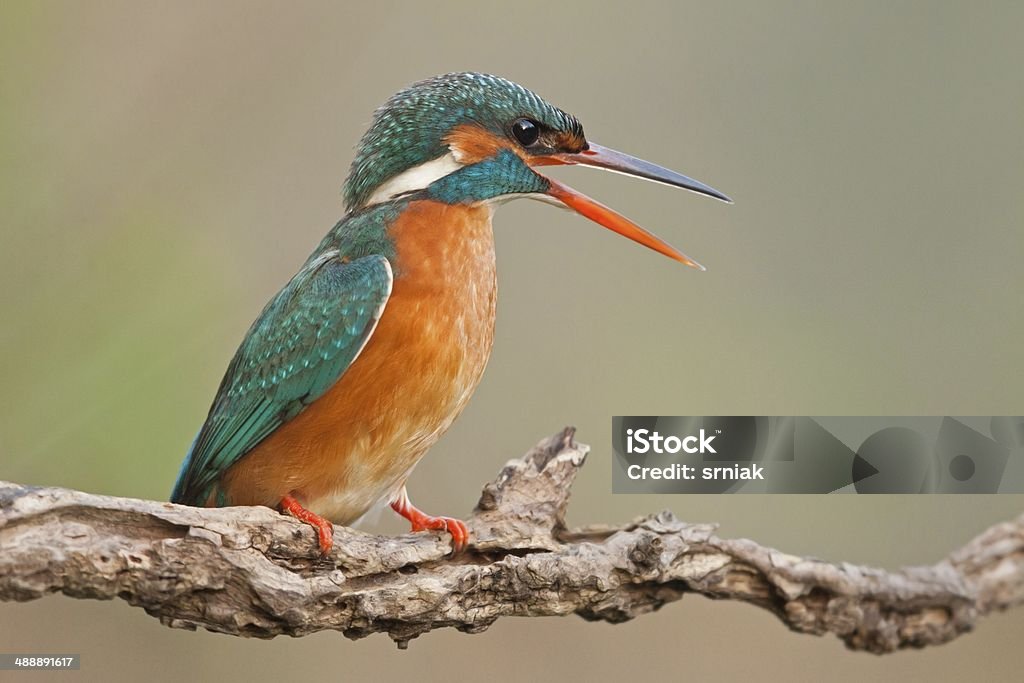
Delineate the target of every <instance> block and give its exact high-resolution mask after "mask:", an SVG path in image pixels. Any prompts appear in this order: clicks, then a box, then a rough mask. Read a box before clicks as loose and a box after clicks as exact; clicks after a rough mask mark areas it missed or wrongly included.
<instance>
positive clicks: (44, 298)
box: [0, 1, 1024, 681]
mask: <svg viewBox="0 0 1024 683" xmlns="http://www.w3.org/2000/svg"><path fill="white" fill-rule="evenodd" d="M291 4H292V3H270V4H263V3H255V2H244V3H241V2H235V3H229V2H217V3H198V2H179V3H137V2H123V3H122V2H93V3H88V4H87V3H77V2H66V3H49V2H5V3H3V4H2V5H0V78H2V81H0V153H2V155H3V162H2V165H0V203H2V206H3V223H2V228H0V320H2V323H0V382H2V384H0V478H3V479H9V480H15V481H20V482H25V483H34V484H52V485H61V486H68V487H75V488H80V489H85V490H88V491H94V492H101V493H107V494H115V495H125V496H137V497H148V498H156V499H164V498H166V496H167V495H168V493H169V490H170V487H171V484H172V482H173V479H174V476H175V473H176V471H177V468H178V465H179V463H180V461H181V458H182V457H183V455H184V453H185V450H186V448H187V446H188V444H189V442H190V440H191V438H192V436H193V434H194V432H195V431H196V429H197V428H198V427H199V425H200V423H201V422H202V420H203V418H204V416H205V413H206V410H207V408H208V406H209V402H210V400H211V399H212V397H213V393H214V391H215V389H216V387H217V384H218V382H219V381H220V378H221V374H222V372H223V370H224V368H225V367H226V365H227V361H228V360H229V358H230V356H231V354H232V353H233V351H234V349H235V347H236V345H237V343H238V342H239V341H240V339H241V336H242V334H243V333H244V331H245V329H246V328H247V327H248V325H249V323H250V322H251V321H252V319H253V318H254V317H255V316H256V314H257V313H258V312H259V310H260V308H261V307H262V306H263V304H264V302H265V301H266V300H267V299H268V298H269V297H270V296H271V295H272V294H273V293H274V292H275V291H276V290H277V288H278V287H279V286H280V285H282V284H283V283H284V282H285V281H286V280H287V278H288V277H289V276H290V275H291V274H292V273H293V272H294V271H295V270H296V269H297V267H298V266H299V265H300V263H301V262H302V261H303V260H304V259H305V257H306V255H307V254H308V253H309V252H310V251H311V250H312V248H313V247H314V246H315V245H316V243H317V242H318V241H319V239H320V238H321V236H322V235H323V234H324V233H325V232H326V231H327V230H328V229H329V228H330V227H331V225H333V223H334V222H335V221H336V219H337V218H338V217H339V215H340V211H341V209H340V205H341V200H340V196H339V189H340V186H341V183H342V180H343V178H344V176H345V173H346V171H347V168H348V164H349V162H350V160H351V156H352V148H353V146H354V145H355V143H356V141H357V140H358V138H359V136H360V135H361V134H362V132H363V130H364V128H365V126H366V124H367V122H368V121H369V119H370V115H371V112H372V111H373V109H374V108H375V107H376V106H377V105H378V104H379V103H381V102H382V101H383V100H384V99H385V98H386V97H387V96H388V95H390V94H391V93H392V92H394V91H395V90H397V89H399V88H400V87H403V86H404V85H406V84H407V83H409V82H411V81H414V80H417V79H420V78H423V77H426V76H430V75H433V74H436V73H442V72H446V71H454V70H480V71H488V72H493V73H497V74H501V75H504V76H507V77H509V78H512V79H513V80H516V81H519V82H521V83H523V84H524V85H526V86H528V87H531V88H533V89H535V90H537V91H538V92H539V93H540V94H541V95H543V96H545V97H547V98H548V99H550V100H551V101H553V102H554V103H556V104H558V105H560V106H562V107H563V108H566V109H567V110H569V111H571V112H573V113H575V114H577V115H578V116H579V117H580V119H581V120H582V121H583V123H584V125H585V127H586V130H587V133H588V135H589V137H590V138H591V139H594V140H597V141H599V142H601V143H603V144H606V145H610V146H612V147H615V148H619V149H622V150H624V151H628V152H630V153H632V154H636V155H638V156H641V157H645V158H648V159H650V160H652V161H655V162H658V163H662V164H665V165H667V166H669V167H671V168H674V169H677V170H679V171H682V172H684V173H687V174H690V175H692V176H694V177H696V178H698V179H700V180H703V181H706V182H708V183H710V184H712V185H714V186H715V187H717V188H719V189H721V190H723V191H725V192H727V193H728V194H730V195H732V196H733V197H734V198H735V199H736V205H735V206H731V207H728V206H725V205H722V204H720V203H717V202H713V201H709V200H704V199H701V198H698V197H696V196H694V195H689V194H687V193H683V192H676V191H671V190H669V189H668V188H664V187H659V186H654V185H651V184H646V183H641V182H636V181H631V180H628V179H625V178H622V177H618V176H613V175H609V174H595V173H592V172H589V171H581V170H575V169H566V170H564V171H561V172H558V175H559V177H560V178H562V179H565V180H567V181H569V182H570V183H572V184H573V185H575V186H577V187H579V188H580V189H582V190H584V191H586V192H588V193H590V194H592V195H593V196H595V197H598V198H601V199H602V200H604V201H606V202H607V203H609V204H611V205H612V206H614V207H615V208H617V209H619V210H621V211H623V212H624V213H625V214H626V215H628V216H630V217H632V218H634V219H636V220H637V221H638V222H639V223H640V224H642V225H644V226H646V227H648V228H650V229H652V230H654V231H655V232H657V233H658V234H660V235H661V236H663V237H665V238H666V239H668V240H669V241H670V242H672V243H673V244H675V245H677V246H679V247H680V248H682V249H683V250H684V251H686V252H687V253H688V254H690V255H691V256H693V257H694V258H696V259H698V260H699V261H701V262H702V263H704V264H705V265H707V266H708V269H709V270H708V272H707V273H696V272H693V271H690V270H688V269H685V268H682V267H680V266H679V265H678V264H676V263H673V262H672V261H669V260H668V259H665V258H662V257H659V256H657V255H655V254H653V253H652V252H649V251H646V250H644V249H642V248H640V247H638V246H636V245H633V244H631V243H629V242H627V241H625V240H623V239H622V238H620V237H617V236H615V235H612V234H611V233H609V232H607V231H604V230H600V229H599V228H597V227H596V226H594V225H592V224H590V223H588V222H586V221H584V220H583V219H580V218H578V217H575V216H572V215H570V214H568V213H565V212H559V211H554V210H552V209H551V208H550V207H547V206H543V205H540V204H537V203H534V202H515V203H513V204H511V205H509V206H507V207H504V208H503V209H501V211H500V212H499V213H498V216H497V218H496V232H497V241H498V252H499V253H498V258H499V272H500V289H501V295H500V304H499V320H498V336H497V343H496V347H495V352H494V356H493V358H492V360H491V365H490V367H489V369H488V372H487V375H486V376H485V379H484V382H483V384H482V386H481V388H480V390H479V391H478V392H477V394H476V397H475V398H474V400H473V402H472V403H471V404H470V407H469V409H468V410H467V411H466V412H465V414H464V415H463V417H462V418H461V419H460V420H459V422H458V423H457V424H456V426H455V427H454V428H453V430H452V431H451V432H450V433H449V435H448V436H447V437H446V438H445V439H444V440H443V441H442V442H441V443H440V444H439V445H438V446H437V447H436V448H435V449H434V450H433V451H432V453H431V454H430V455H429V456H428V457H427V458H426V459H425V460H424V461H423V462H422V463H421V465H420V466H419V468H418V470H417V471H416V473H415V474H414V476H413V479H412V481H411V487H410V488H411V491H412V495H413V497H414V499H415V500H416V501H417V503H418V504H419V505H420V506H421V507H423V508H424V509H426V510H429V511H433V512H435V513H444V514H452V515H462V514H466V513H467V512H468V511H469V510H470V508H471V507H472V505H473V504H474V503H475V501H476V498H477V495H478V493H479V489H480V485H481V484H482V483H483V482H485V481H487V480H489V479H490V478H492V477H493V476H494V475H495V474H496V472H497V471H498V469H499V467H500V465H501V464H502V463H503V462H504V461H505V460H506V459H507V458H509V457H513V456H516V455H518V454H520V453H521V452H523V451H524V450H525V449H526V448H528V447H529V446H531V445H532V444H533V443H534V442H536V441H537V440H538V439H539V438H541V437H542V436H545V435H546V434H549V433H551V432H553V431H554V430H556V429H558V428H559V427H561V426H562V425H563V424H566V423H573V424H576V425H577V426H578V427H579V429H580V431H579V438H580V440H581V441H584V442H588V443H590V444H592V445H593V447H594V450H593V453H592V456H591V459H590V461H589V464H588V466H587V468H586V469H585V470H584V472H583V475H582V477H581V479H580V481H579V482H578V484H577V487H576V489H575V496H574V500H573V505H572V508H571V511H570V515H571V520H570V521H571V522H574V523H589V522H598V521H609V522H613V521H614V522H619V521H623V520H626V519H629V518H631V517H633V516H636V515H639V514H642V513H645V512H651V511H656V510H659V509H661V508H665V507H668V508H671V509H672V510H674V511H675V513H676V514H677V515H679V516H680V517H682V518H685V519H689V520H694V521H718V522H721V523H722V527H721V532H722V534H723V535H727V536H746V537H751V538H754V539H757V540H758V541H761V542H763V543H767V544H772V545H775V546H778V547H780V548H783V549H785V550H788V551H790V552H794V553H807V554H813V555H816V556H820V557H825V558H829V559H833V560H846V561H851V562H858V563H869V564H875V565H881V566H885V567H896V566H899V565H903V564H913V563H929V562H932V561H935V560H937V559H939V558H940V557H941V556H943V555H944V554H945V553H946V552H948V551H949V550H951V549H952V548H954V547H956V546H957V545H959V544H961V543H962V542H964V541H966V540H967V539H968V538H969V537H971V536H972V535H974V534H975V533H977V532H978V531H980V530H982V529H983V528H984V527H986V526H987V525H989V524H991V523H993V522H996V521H998V520H1001V519H1005V518H1008V517H1011V516H1013V515H1014V514H1016V513H1017V512H1019V511H1020V510H1022V509H1024V497H1020V496H999V497H996V496H987V497H952V496H946V497H941V496H931V497H924V496H922V497H909V496H904V497H886V496H875V497H859V498H858V497H852V496H841V497H799V496H775V497H762V496H731V497H730V496H722V497H685V498H684V497H669V496H666V497H656V496H613V495H612V494H611V493H610V489H611V483H610V466H609V465H610V457H611V453H610V445H609V435H610V416H611V415H614V414H616V413H625V414H668V415H673V414H681V415H686V414H696V415H702V414H711V415H714V414H727V415H728V414H741V415H742V414H780V415H787V414H791V415H806V414H817V415H829V414H870V415H876V414H877V415H884V414H895V415H899V414H952V415H956V414H982V415H991V414H1011V413H1012V414H1020V412H1021V409H1022V403H1021V395H1022V394H1021V389H1022V387H1021V380H1020V374H1019V373H1020V368H1021V361H1022V360H1024V351H1022V341H1024V307H1022V306H1021V302H1022V300H1024V278H1022V277H1021V268H1020V263H1021V254H1022V251H1024V231H1022V219H1024V200H1022V196H1024V195H1022V194H1021V188H1022V187H1024V143H1022V140H1024V136H1022V134H1021V127H1020V122H1021V117H1022V113H1024V86H1022V82H1021V77H1020V68H1021V63H1022V59H1024V47H1022V43H1021V41H1020V35H1021V32H1022V29H1024V6H1022V5H1021V4H1020V3H1014V2H1006V3H998V2H994V3H982V4H973V3H945V2H919V3H911V2H906V3H898V5H896V6H892V7H890V6H887V5H889V4H890V3H880V2H862V3H842V4H839V3H829V4H828V6H824V5H821V4H819V3H808V2H798V3H794V2H773V3H759V2H745V3H739V2H735V3H697V2H692V3H658V4H646V3H629V4H628V6H627V5H625V4H621V3H606V4H605V5H604V6H601V5H598V4H595V3H570V2H564V1H562V2H548V3H535V2H526V1H518V2H514V3H502V4H494V5H488V6H484V4H483V3H466V4H461V3H417V4H397V3H390V2H375V3H366V4H364V5H363V6H359V7H350V6H348V5H346V4H341V3H336V4H328V3H313V2H302V3H294V5H295V6H289V5H291ZM379 528H380V529H382V530H384V531H387V532H399V531H401V530H402V529H403V528H404V527H403V525H401V524H399V523H398V521H397V520H393V519H391V518H390V517H388V518H387V519H384V520H382V521H381V523H380V525H379ZM1022 636H1024V610H1020V611H1018V612H1016V613H1011V614H1007V615H1002V616H994V617H991V618H989V619H986V620H985V621H984V622H983V623H982V624H981V626H980V628H979V629H978V630H977V631H976V632H975V633H974V634H971V635H968V636H966V637H964V638H962V639H960V640H958V641H956V642H954V643H952V644H950V645H947V646H944V647H941V648H936V649H931V650H926V651H920V652H904V653H899V654H896V655H893V656H887V657H884V658H877V657H873V656H870V655H864V654H853V653H849V652H847V651H845V650H844V649H843V647H842V646H841V644H840V643H839V642H838V641H837V640H834V639H831V638H826V639H817V638H813V637H809V636H800V635H795V634H791V633H789V632H788V631H786V630H785V629H784V628H783V627H782V626H781V625H780V624H778V623H776V621H775V620H774V619H773V618H772V617H771V616H770V615H768V614H767V613H765V612H763V611H761V610H758V609H755V608H753V607H749V606H745V605H740V604H732V603H724V602H718V603H712V602H710V601H707V600H704V599H701V598H695V597H691V598H688V599H686V600H684V601H682V603H679V604H673V605H670V606H668V607H666V608H665V609H663V610H662V611H660V612H659V613H657V614H654V615H651V616H647V617H644V618H641V619H638V620H636V621H634V622H632V623H629V624H625V625H620V626H614V627H613V626H609V625H605V624H587V623H585V622H583V621H582V620H580V619H578V618H575V617H571V618H565V619H549V620H538V619H533V620H516V619H504V620H502V621H500V622H498V624H496V625H495V626H494V627H493V628H492V629H491V630H490V631H488V632H487V633H485V634H483V635H478V636H467V635H462V634H459V633H456V632H435V633H432V634H429V635H427V636H425V637H423V638H420V639H419V640H417V641H414V642H413V643H411V647H410V649H409V651H407V652H399V651H397V650H396V649H395V647H394V645H393V644H391V642H390V641H389V640H388V639H387V638H385V637H383V636H379V637H373V638H370V639H368V640H364V641H360V642H356V643H353V642H350V641H347V640H345V639H344V638H343V637H342V636H341V635H339V634H335V633H326V634H320V635H317V636H314V637H309V638H304V639H300V640H293V639H285V638H281V639H277V640H274V641H270V642H263V641H245V640H240V639H235V638H230V637H226V636H218V635H213V634H209V633H205V632H202V633H189V632H183V631H172V630H169V629H165V628H163V627H161V626H160V625H159V624H158V623H157V621H155V620H154V619H151V618H150V617H148V616H146V615H145V614H144V613H142V612H141V611H140V610H136V609H133V608H130V607H128V606H127V605H125V604H123V603H120V602H118V603H102V604H101V603H95V602H83V601H76V600H71V599H68V598H62V597H51V598H48V599H46V600H43V601H37V602H34V603H29V604H19V605H11V604H0V651H7V652H14V651H50V652H80V653H82V655H83V665H82V671H81V672H79V673H77V674H69V675H66V676H64V677H61V680H64V679H65V678H66V679H67V680H71V679H72V678H75V679H76V680H79V679H80V680H105V681H109V680H135V679H139V678H142V677H145V678H150V677H152V678H153V679H155V680H163V679H168V680H171V679H173V680H234V679H237V678H239V677H245V678H251V679H253V680H257V679H270V678H274V679H276V680H282V679H285V678H288V679H291V680H312V679H314V678H317V679H319V678H326V679H327V680H365V679H370V678H371V677H372V678H374V679H384V680H388V679H392V678H397V677H399V676H403V677H407V678H408V679H411V680H450V679H452V678H455V679H461V678H487V679H489V680H506V679H511V678H530V679H533V678H537V679H548V678H550V679H558V678H565V677H568V676H574V677H575V676H579V677H581V678H588V679H597V680H603V679H621V678H626V677H629V678H633V679H636V678H643V679H652V680H655V679H666V680H670V679H675V678H680V677H685V678H687V679H689V680H704V679H708V678H711V677H715V678H718V679H725V680H729V679H734V678H739V677H741V676H746V677H752V678H753V677H756V678H758V679H760V680H775V679H779V680H781V679H784V678H786V679H793V678H796V679H820V678H824V677H829V678H832V679H835V680H861V679H865V678H897V677H901V678H906V679H910V680H922V679H934V680H959V679H963V678H965V677H967V676H971V677H973V678H979V677H980V678H984V679H988V678H996V679H998V678H1010V677H1013V678H1017V677H1019V675H1020V670H1021V666H1022V665H1024V650H1022V649H1021V647H1020V642H1021V638H1022ZM9 676H11V678H10V680H14V679H13V675H9ZM54 678H56V677H54ZM5 680H6V679H5Z"/></svg>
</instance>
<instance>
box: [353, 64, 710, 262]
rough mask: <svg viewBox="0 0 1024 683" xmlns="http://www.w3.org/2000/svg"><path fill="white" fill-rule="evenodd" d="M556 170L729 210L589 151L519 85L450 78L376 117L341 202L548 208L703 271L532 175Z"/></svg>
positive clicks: (404, 95)
mask: <svg viewBox="0 0 1024 683" xmlns="http://www.w3.org/2000/svg"><path fill="white" fill-rule="evenodd" d="M556 164H579V165H583V166H592V167H595V168H603V169H606V170H609V171H616V172H618V173H624V174H626V175H631V176H635V177H638V178H644V179H646V180H652V181H655V182H659V183H664V184H666V185H672V186H674V187H681V188H684V189H687V190H691V191H693V192H698V193H700V194H704V195H707V196H709V197H714V198H716V199H720V200H722V201H725V202H728V201H730V200H729V198H728V197H726V196H725V195H724V194H722V193H721V192H718V191H717V190H715V189H713V188H711V187H709V186H707V185H705V184H703V183H701V182H699V181H696V180H694V179H692V178H688V177H686V176H684V175H681V174H679V173H676V172H674V171H670V170H668V169H666V168H662V167H661V166H657V165H655V164H652V163H649V162H647V161H643V160H641V159H637V158H635V157H632V156H629V155H628V154H623V153H621V152H616V151H615V150H611V149H608V148H607V147H602V146H601V145H598V144H595V143H593V142H589V141H588V140H587V138H586V136H585V135H584V134H583V126H582V125H580V122H579V121H578V120H577V119H576V117H574V116H572V115H570V114H567V113H566V112H564V111H562V110H561V109H559V108H557V107H555V106H554V105H551V104H549V103H548V102H546V101H545V100H543V99H541V98H540V97H539V96H537V95H536V94H534V93H533V92H531V91H530V90H527V89H526V88H524V87H522V86H520V85H517V84H515V83H512V82H511V81H508V80H505V79H504V78H499V77H497V76H490V75H486V74H478V73H455V74H446V75H444V76H437V77H435V78H431V79H429V80H426V81H421V82H419V83H415V84H413V85H411V86H409V87H408V88H406V89H405V90H402V91H401V92H399V93H397V94H396V95H394V96H393V97H392V98H391V99H389V100H388V101H387V102H386V103H385V104H384V105H383V106H382V107H381V108H380V109H378V110H377V112H376V114H375V115H374V119H373V123H372V125H371V126H370V129H369V130H368V131H367V132H366V134H365V135H364V136H363V139H362V140H361V141H360V144H359V147H358V149H357V151H356V156H355V160H354V161H353V162H352V169H351V172H350V174H349V178H348V180H347V181H346V183H345V189H344V195H345V203H346V205H347V206H348V208H349V209H350V210H358V209H361V208H364V207H367V206H371V205H374V204H379V203H381V202H387V201H392V200H394V199H397V198H400V197H405V196H423V197H425V198H429V199H433V200H435V201H441V202H445V203H448V204H459V203H467V204H472V203H479V202H488V201H502V200H507V199H514V198H516V197H523V196H527V197H533V198H537V199H545V200H549V201H552V200H553V201H555V202H558V203H560V204H563V205H565V206H567V207H569V208H571V209H573V210H575V211H577V212H578V213H580V214H582V215H583V216H586V217H587V218H589V219H591V220H593V221H595V222H596V223H599V224H600V225H603V226H604V227H606V228H608V229H610V230H614V231H615V232H618V233H620V234H622V235H625V236H626V237H629V238H630V239H632V240H635V241H636V242H639V243H640V244H643V245H644V246H647V247H649V248H651V249H654V250H655V251H658V252H660V253H662V254H665V255H666V256H669V257H671V258H673V259H676V260H677V261H681V262H682V263H685V264H687V265H690V266H693V267H696V268H701V269H703V268H702V267H701V266H700V265H699V264H698V263H696V262H695V261H693V260H692V259H690V258H689V257H687V256H686V255H684V254H682V253H681V252H679V251H677V250H676V249H674V248H673V247H671V246H669V245H668V244H666V243H665V242H663V241H662V240H660V239H659V238H657V237H655V236H654V235H652V234H651V233H649V232H647V231H646V230H644V229H643V228H641V227H640V226H638V225H636V224H635V223H633V222H632V221H630V220H629V219H627V218H625V217H624V216H622V215H620V214H618V213H616V212H614V211H612V210H611V209H609V208H608V207H606V206H604V205H603V204H600V203H599V202H597V201H594V200H593V199H590V198H589V197H587V196H586V195H583V194H581V193H579V192H577V191H576V190H573V189H572V188H570V187H568V186H566V185H564V184H562V183H560V182H558V181H556V180H554V179H553V178H549V177H547V176H545V175H542V174H541V173H540V172H538V171H537V170H536V169H537V168H538V167H542V166H550V165H556Z"/></svg>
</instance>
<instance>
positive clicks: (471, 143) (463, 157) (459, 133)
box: [444, 124, 526, 164]
mask: <svg viewBox="0 0 1024 683" xmlns="http://www.w3.org/2000/svg"><path fill="white" fill-rule="evenodd" d="M444 142H445V144H446V145H448V147H450V148H451V150H452V151H453V152H454V153H455V157H456V159H458V160H459V163H463V164H475V163H477V162H479V161H483V160H484V159H490V158H491V157H493V156H494V155H495V154H497V153H498V152H500V151H501V150H503V149H510V150H512V151H513V152H515V153H516V154H517V155H519V157H520V158H522V159H523V160H525V159H526V157H525V156H524V155H523V154H522V153H521V152H520V150H518V149H516V148H515V147H514V146H513V145H511V144H509V142H508V141H507V140H505V139H504V138H501V137H498V136H497V135H495V134H493V133H491V132H490V131H487V130H484V129H483V128H481V127H480V126H476V125H473V124H463V125H461V126H457V127H456V128H454V129H453V130H452V132H451V133H449V134H448V135H447V137H445V139H444Z"/></svg>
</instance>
